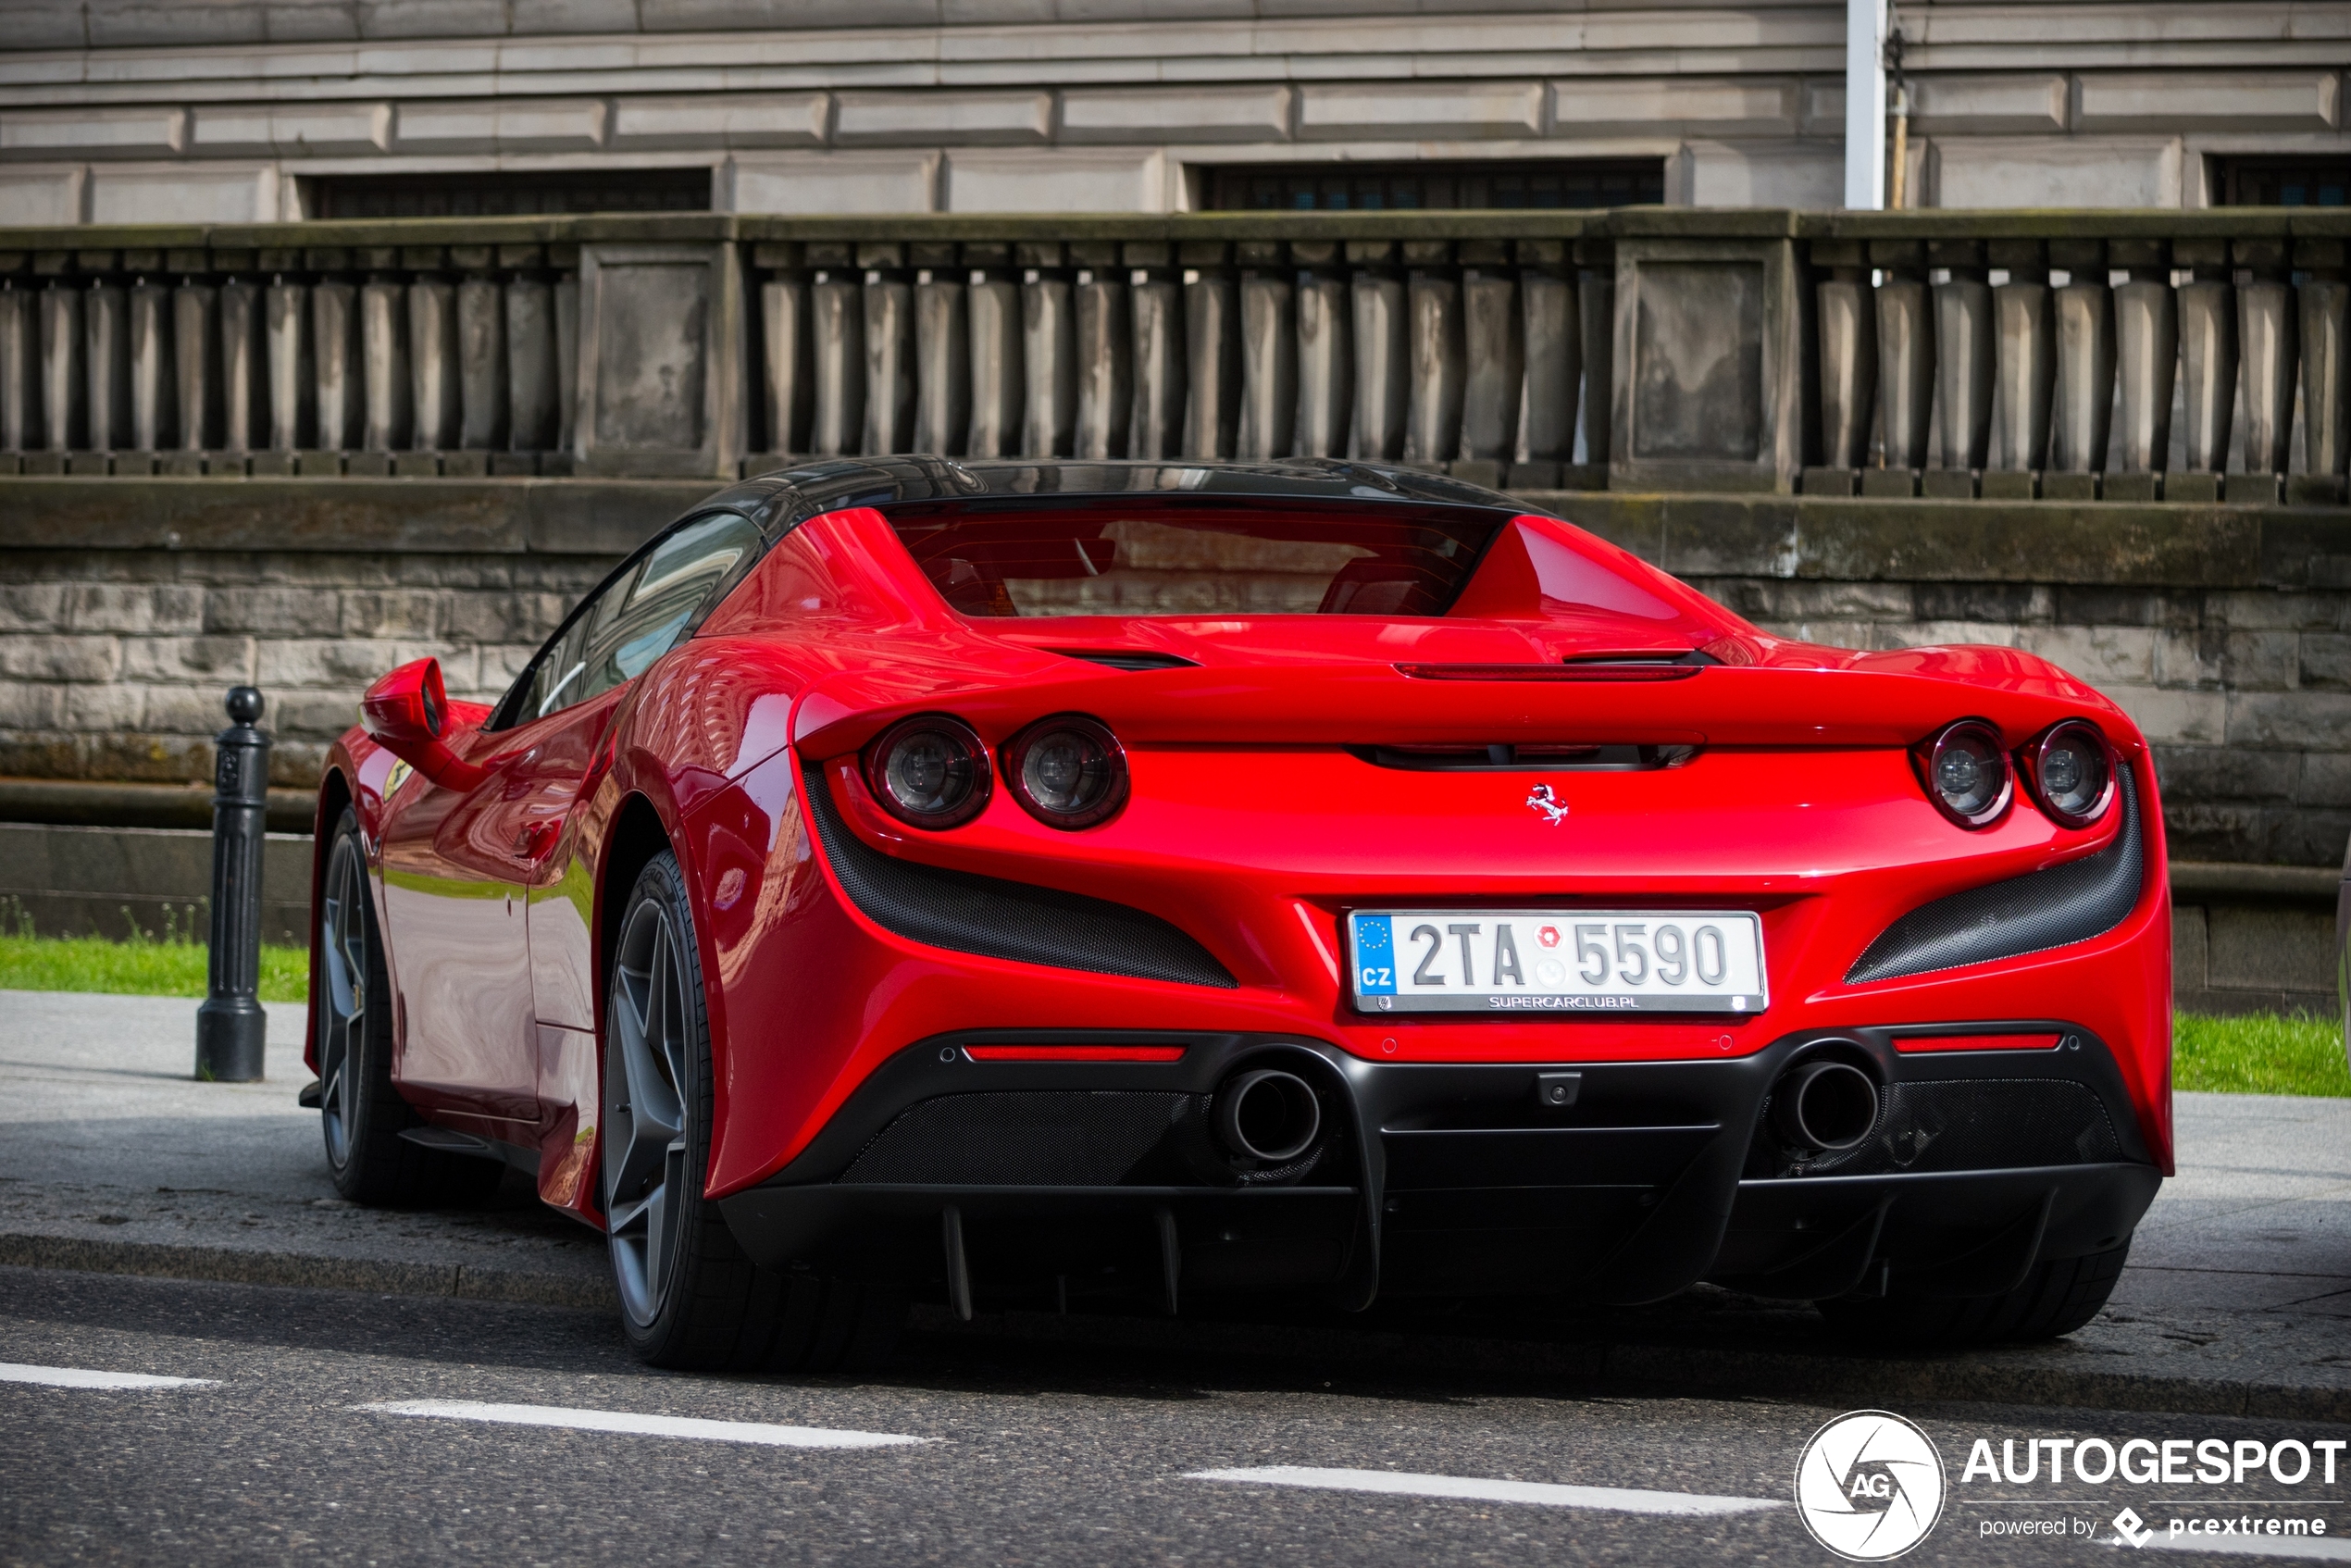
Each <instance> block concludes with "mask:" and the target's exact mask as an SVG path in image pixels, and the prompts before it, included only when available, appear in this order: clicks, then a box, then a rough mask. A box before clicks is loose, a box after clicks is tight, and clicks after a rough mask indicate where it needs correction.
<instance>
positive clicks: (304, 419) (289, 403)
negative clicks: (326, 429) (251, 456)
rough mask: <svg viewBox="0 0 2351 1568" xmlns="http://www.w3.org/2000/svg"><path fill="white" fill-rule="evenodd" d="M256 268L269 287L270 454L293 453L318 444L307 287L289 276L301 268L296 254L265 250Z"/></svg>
mask: <svg viewBox="0 0 2351 1568" xmlns="http://www.w3.org/2000/svg"><path fill="white" fill-rule="evenodd" d="M261 264H262V266H264V267H265V268H267V269H268V271H269V288H268V291H267V293H265V294H264V295H263V297H262V322H263V332H264V335H265V337H266V339H267V346H268V362H269V450H270V451H272V452H283V453H294V452H299V451H301V450H302V449H303V448H305V447H306V446H310V445H312V444H313V443H314V442H316V441H317V429H318V403H317V397H318V367H317V349H316V345H315V344H314V343H313V342H312V340H311V336H310V285H309V284H308V283H305V282H304V281H302V280H301V278H300V275H299V274H298V273H296V274H295V275H294V276H292V277H289V276H288V274H289V273H294V272H295V269H296V268H299V267H300V266H301V265H302V255H301V253H299V252H296V251H265V252H263V253H262V255H261ZM284 467H287V468H290V467H291V465H285V466H284Z"/></svg>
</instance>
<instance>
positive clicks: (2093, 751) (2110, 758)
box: [2024, 718, 2114, 828]
mask: <svg viewBox="0 0 2351 1568" xmlns="http://www.w3.org/2000/svg"><path fill="white" fill-rule="evenodd" d="M2024 756H2025V761H2026V763H2027V765H2028V766H2029V768H2030V771H2031V773H2032V776H2033V796H2034V799H2035V800H2037V801H2039V802H2040V803H2041V809H2042V810H2043V811H2045V812H2046V813H2048V814H2049V816H2050V818H2051V820H2053V821H2055V822H2056V823H2057V824H2058V825H2059V827H2061V828H2087V827H2088V826H2089V825H2090V824H2091V823H2093V822H2096V820H2097V819H2098V818H2100V817H2101V816H2104V815H2106V809H2107V807H2108V806H2109V805H2111V804H2113V803H2114V753H2112V752H2110V751H2108V749H2107V744H2106V737H2105V736H2103V735H2101V734H2099V733H2098V732H2097V730H2096V728H2093V727H2092V726H2091V725H2089V724H2087V723H2084V721H2083V720H2081V719H2078V718H2074V719H2068V720H2066V721H2065V722H2064V723H2063V724H2060V725H2058V726H2056V727H2055V728H2052V729H2050V730H2049V732H2048V733H2047V734H2046V735H2044V736H2042V737H2041V738H2040V739H2039V740H2035V741H2034V742H2033V744H2032V745H2030V746H2028V747H2026V748H2025V753H2024Z"/></svg>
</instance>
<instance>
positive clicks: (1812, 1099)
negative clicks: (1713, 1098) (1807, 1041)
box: [1772, 1060, 1878, 1153]
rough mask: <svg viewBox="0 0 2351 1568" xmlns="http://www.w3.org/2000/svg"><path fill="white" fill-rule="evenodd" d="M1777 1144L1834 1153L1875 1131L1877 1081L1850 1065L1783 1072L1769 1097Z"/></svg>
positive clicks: (1812, 1065)
mask: <svg viewBox="0 0 2351 1568" xmlns="http://www.w3.org/2000/svg"><path fill="white" fill-rule="evenodd" d="M1772 1118H1773V1123H1774V1124H1775V1125H1776V1126H1777V1127H1778V1129H1779V1133H1780V1137H1781V1139H1783V1140H1785V1141H1786V1142H1788V1143H1791V1144H1795V1145H1797V1146H1799V1147H1801V1148H1806V1149H1818V1150H1821V1151H1824V1152H1828V1153H1837V1152H1841V1151H1845V1150H1847V1149H1857V1148H1859V1147H1860V1145H1861V1144H1863V1143H1864V1142H1866V1141H1868V1139H1869V1136H1870V1134H1871V1133H1872V1132H1874V1131H1876V1130H1877V1118H1878V1091H1877V1080H1876V1079H1875V1078H1873V1077H1872V1076H1870V1075H1869V1074H1867V1073H1865V1072H1863V1071H1861V1069H1860V1068H1859V1067H1856V1066H1855V1065H1853V1064H1851V1063H1850V1062H1838V1061H1835V1060H1829V1061H1812V1062H1806V1063H1803V1064H1799V1065H1797V1066H1796V1067H1794V1068H1792V1069H1790V1070H1789V1072H1788V1074H1787V1076H1785V1077H1784V1078H1782V1079H1781V1080H1780V1086H1779V1089H1778V1090H1777V1091H1776V1092H1775V1093H1774V1094H1773V1097H1772Z"/></svg>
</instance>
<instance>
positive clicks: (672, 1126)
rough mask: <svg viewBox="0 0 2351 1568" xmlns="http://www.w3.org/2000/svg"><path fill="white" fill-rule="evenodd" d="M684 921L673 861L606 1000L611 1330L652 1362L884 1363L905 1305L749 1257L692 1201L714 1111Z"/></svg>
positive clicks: (625, 925)
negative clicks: (615, 1296)
mask: <svg viewBox="0 0 2351 1568" xmlns="http://www.w3.org/2000/svg"><path fill="white" fill-rule="evenodd" d="M693 933H694V927H693V911H692V907H691V905H690V903H689V902H688V900H687V898H686V887H685V881H684V878H683V877H682V876H681V875H680V874H679V872H678V861H677V857H676V856H675V855H672V854H670V853H667V852H664V853H662V854H659V855H656V856H655V857H654V858H653V861H652V862H651V863H650V864H649V865H646V867H645V868H644V870H643V871H642V872H641V873H640V874H639V876H638V877H637V885H636V887H635V889H634V890H632V891H631V892H630V894H629V896H628V906H627V908H626V909H625V910H624V911H623V913H622V915H621V919H620V940H619V941H618V942H616V944H615V946H614V952H613V958H612V964H611V968H610V970H609V972H608V974H607V977H606V983H605V992H604V1074H603V1122H602V1126H603V1145H602V1149H603V1152H602V1161H601V1166H600V1171H599V1182H598V1191H599V1195H600V1196H601V1197H602V1199H603V1204H604V1213H605V1215H606V1216H607V1218H606V1227H605V1228H606V1235H607V1238H608V1239H609V1243H610V1247H611V1251H612V1263H613V1277H614V1283H615V1284H616V1286H617V1287H618V1288H619V1292H620V1319H621V1328H622V1331H623V1333H624V1334H625V1335H626V1336H627V1338H628V1347H629V1349H630V1350H632V1351H634V1352H635V1353H636V1355H637V1357H638V1358H639V1359H640V1360H641V1361H643V1362H646V1363H649V1364H651V1365H653V1366H665V1367H681V1368H693V1369H697V1370H703V1371H713V1370H716V1371H731V1372H765V1371H777V1372H782V1371H812V1372H826V1371H834V1370H840V1369H849V1368H859V1367H867V1366H873V1365H876V1364H878V1363H880V1362H881V1361H883V1360H885V1359H887V1357H888V1355H889V1350H890V1347H891V1346H892V1345H893V1344H894V1343H895V1342H896V1339H897V1336H898V1329H899V1326H900V1325H901V1324H902V1323H903V1321H904V1319H905V1315H906V1300H905V1297H904V1296H903V1295H902V1293H900V1292H898V1291H895V1290H891V1289H888V1288H882V1287H879V1286H875V1285H868V1284H862V1283H859V1282H856V1281H852V1280H845V1279H830V1278H827V1277H824V1276H820V1275H817V1274H815V1273H810V1272H804V1271H802V1270H799V1269H778V1268H763V1267H761V1266H759V1265H758V1264H756V1263H753V1262H752V1260H751V1258H750V1256H749V1255H748V1254H746V1253H745V1252H744V1251H743V1250H742V1248H741V1246H740V1244H739V1243H737V1241H736V1240H735V1238H734V1234H733V1233H732V1232H731V1231H729V1230H728V1228H727V1221H726V1219H725V1217H724V1216H723V1215H722V1214H721V1213H719V1210H718V1205H717V1204H716V1203H715V1202H714V1201H711V1200H710V1199H709V1198H707V1197H705V1196H704V1195H703V1188H704V1186H705V1178H706V1176H707V1175H708V1172H709V1170H710V1132H711V1116H712V1108H713V1104H714V1101H715V1095H714V1091H713V1082H714V1079H713V1072H712V1066H711V1052H710V1020H709V1016H708V1014H707V1012H706V1010H705V1008H704V1006H703V978H702V960H701V957H700V948H699V946H698V944H697V943H696V942H695V940H694V934H693Z"/></svg>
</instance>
